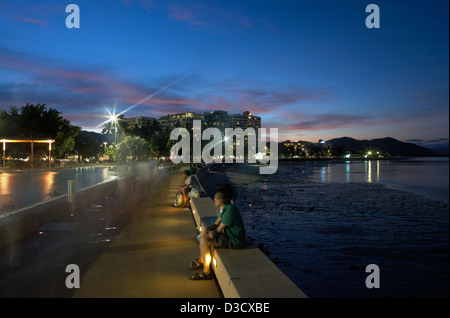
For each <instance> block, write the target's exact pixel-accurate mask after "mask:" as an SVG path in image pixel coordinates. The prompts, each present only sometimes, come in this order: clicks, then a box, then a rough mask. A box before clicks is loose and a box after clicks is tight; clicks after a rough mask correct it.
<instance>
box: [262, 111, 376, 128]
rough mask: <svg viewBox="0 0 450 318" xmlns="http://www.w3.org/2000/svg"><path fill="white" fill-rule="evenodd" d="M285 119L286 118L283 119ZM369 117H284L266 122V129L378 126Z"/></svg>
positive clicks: (332, 115)
mask: <svg viewBox="0 0 450 318" xmlns="http://www.w3.org/2000/svg"><path fill="white" fill-rule="evenodd" d="M283 117H284V118H283ZM376 124H378V123H376V122H373V121H372V119H371V118H370V117H368V116H361V115H351V114H333V113H328V114H313V115H304V114H303V115H301V116H299V115H295V114H289V115H286V116H282V117H281V118H279V119H278V120H275V121H274V120H272V121H268V122H265V123H264V124H263V126H264V127H268V128H269V127H272V128H278V130H279V131H286V132H287V131H299V132H301V131H318V130H333V129H338V128H348V127H359V126H361V127H363V126H367V125H376Z"/></svg>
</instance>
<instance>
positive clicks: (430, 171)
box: [316, 158, 449, 202]
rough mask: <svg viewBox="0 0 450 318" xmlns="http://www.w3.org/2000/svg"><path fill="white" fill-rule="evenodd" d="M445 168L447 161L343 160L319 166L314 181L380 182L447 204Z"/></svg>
mask: <svg viewBox="0 0 450 318" xmlns="http://www.w3.org/2000/svg"><path fill="white" fill-rule="evenodd" d="M448 168H449V162H448V158H444V159H441V158H437V159H436V158H433V159H427V158H425V159H424V158H422V159H420V160H419V159H416V160H414V159H411V160H362V161H350V160H347V161H341V162H331V163H328V164H326V165H324V166H321V167H320V168H318V169H317V170H316V178H317V180H320V182H322V183H327V182H345V183H351V182H363V183H383V184H386V185H388V186H390V187H393V188H396V189H401V190H409V191H415V192H420V193H426V195H428V196H431V197H433V198H437V199H439V200H442V201H444V202H448V170H449V169H448Z"/></svg>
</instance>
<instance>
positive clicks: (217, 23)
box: [168, 1, 275, 31]
mask: <svg viewBox="0 0 450 318" xmlns="http://www.w3.org/2000/svg"><path fill="white" fill-rule="evenodd" d="M168 11H169V18H170V19H172V20H174V21H178V22H183V23H188V24H189V25H190V26H191V27H192V28H193V29H216V30H222V31H241V30H248V29H253V28H254V27H255V26H257V25H263V26H265V27H267V28H269V29H270V30H274V29H275V28H274V26H273V24H272V23H271V22H270V19H269V18H267V17H264V18H253V17H251V16H250V15H247V14H244V13H243V12H242V11H241V10H233V9H227V8H224V7H222V6H220V5H218V4H213V3H211V2H210V1H208V2H206V1H205V2H196V3H189V5H188V4H186V3H185V2H179V3H177V4H172V5H171V6H170V7H169V9H168Z"/></svg>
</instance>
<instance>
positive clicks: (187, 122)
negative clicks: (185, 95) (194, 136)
mask: <svg viewBox="0 0 450 318" xmlns="http://www.w3.org/2000/svg"><path fill="white" fill-rule="evenodd" d="M195 119H197V120H202V122H203V121H204V115H200V114H196V113H190V112H187V113H178V114H173V115H169V114H167V116H162V117H160V118H159V119H158V123H159V124H160V126H161V127H162V128H169V129H173V128H176V127H184V128H187V127H188V126H190V127H192V121H193V120H195Z"/></svg>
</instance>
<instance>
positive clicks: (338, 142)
mask: <svg viewBox="0 0 450 318" xmlns="http://www.w3.org/2000/svg"><path fill="white" fill-rule="evenodd" d="M328 142H330V143H331V144H332V146H333V148H335V147H336V148H338V147H341V148H344V149H345V150H348V151H351V152H360V153H367V152H368V151H379V152H380V153H381V154H389V155H391V156H405V157H433V156H436V155H437V154H436V153H435V152H434V151H432V150H430V149H428V148H425V147H421V146H418V145H416V144H413V143H407V142H403V141H399V140H397V139H394V138H391V137H386V138H378V139H372V140H356V139H354V138H350V137H341V138H335V139H331V140H329V141H328Z"/></svg>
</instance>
